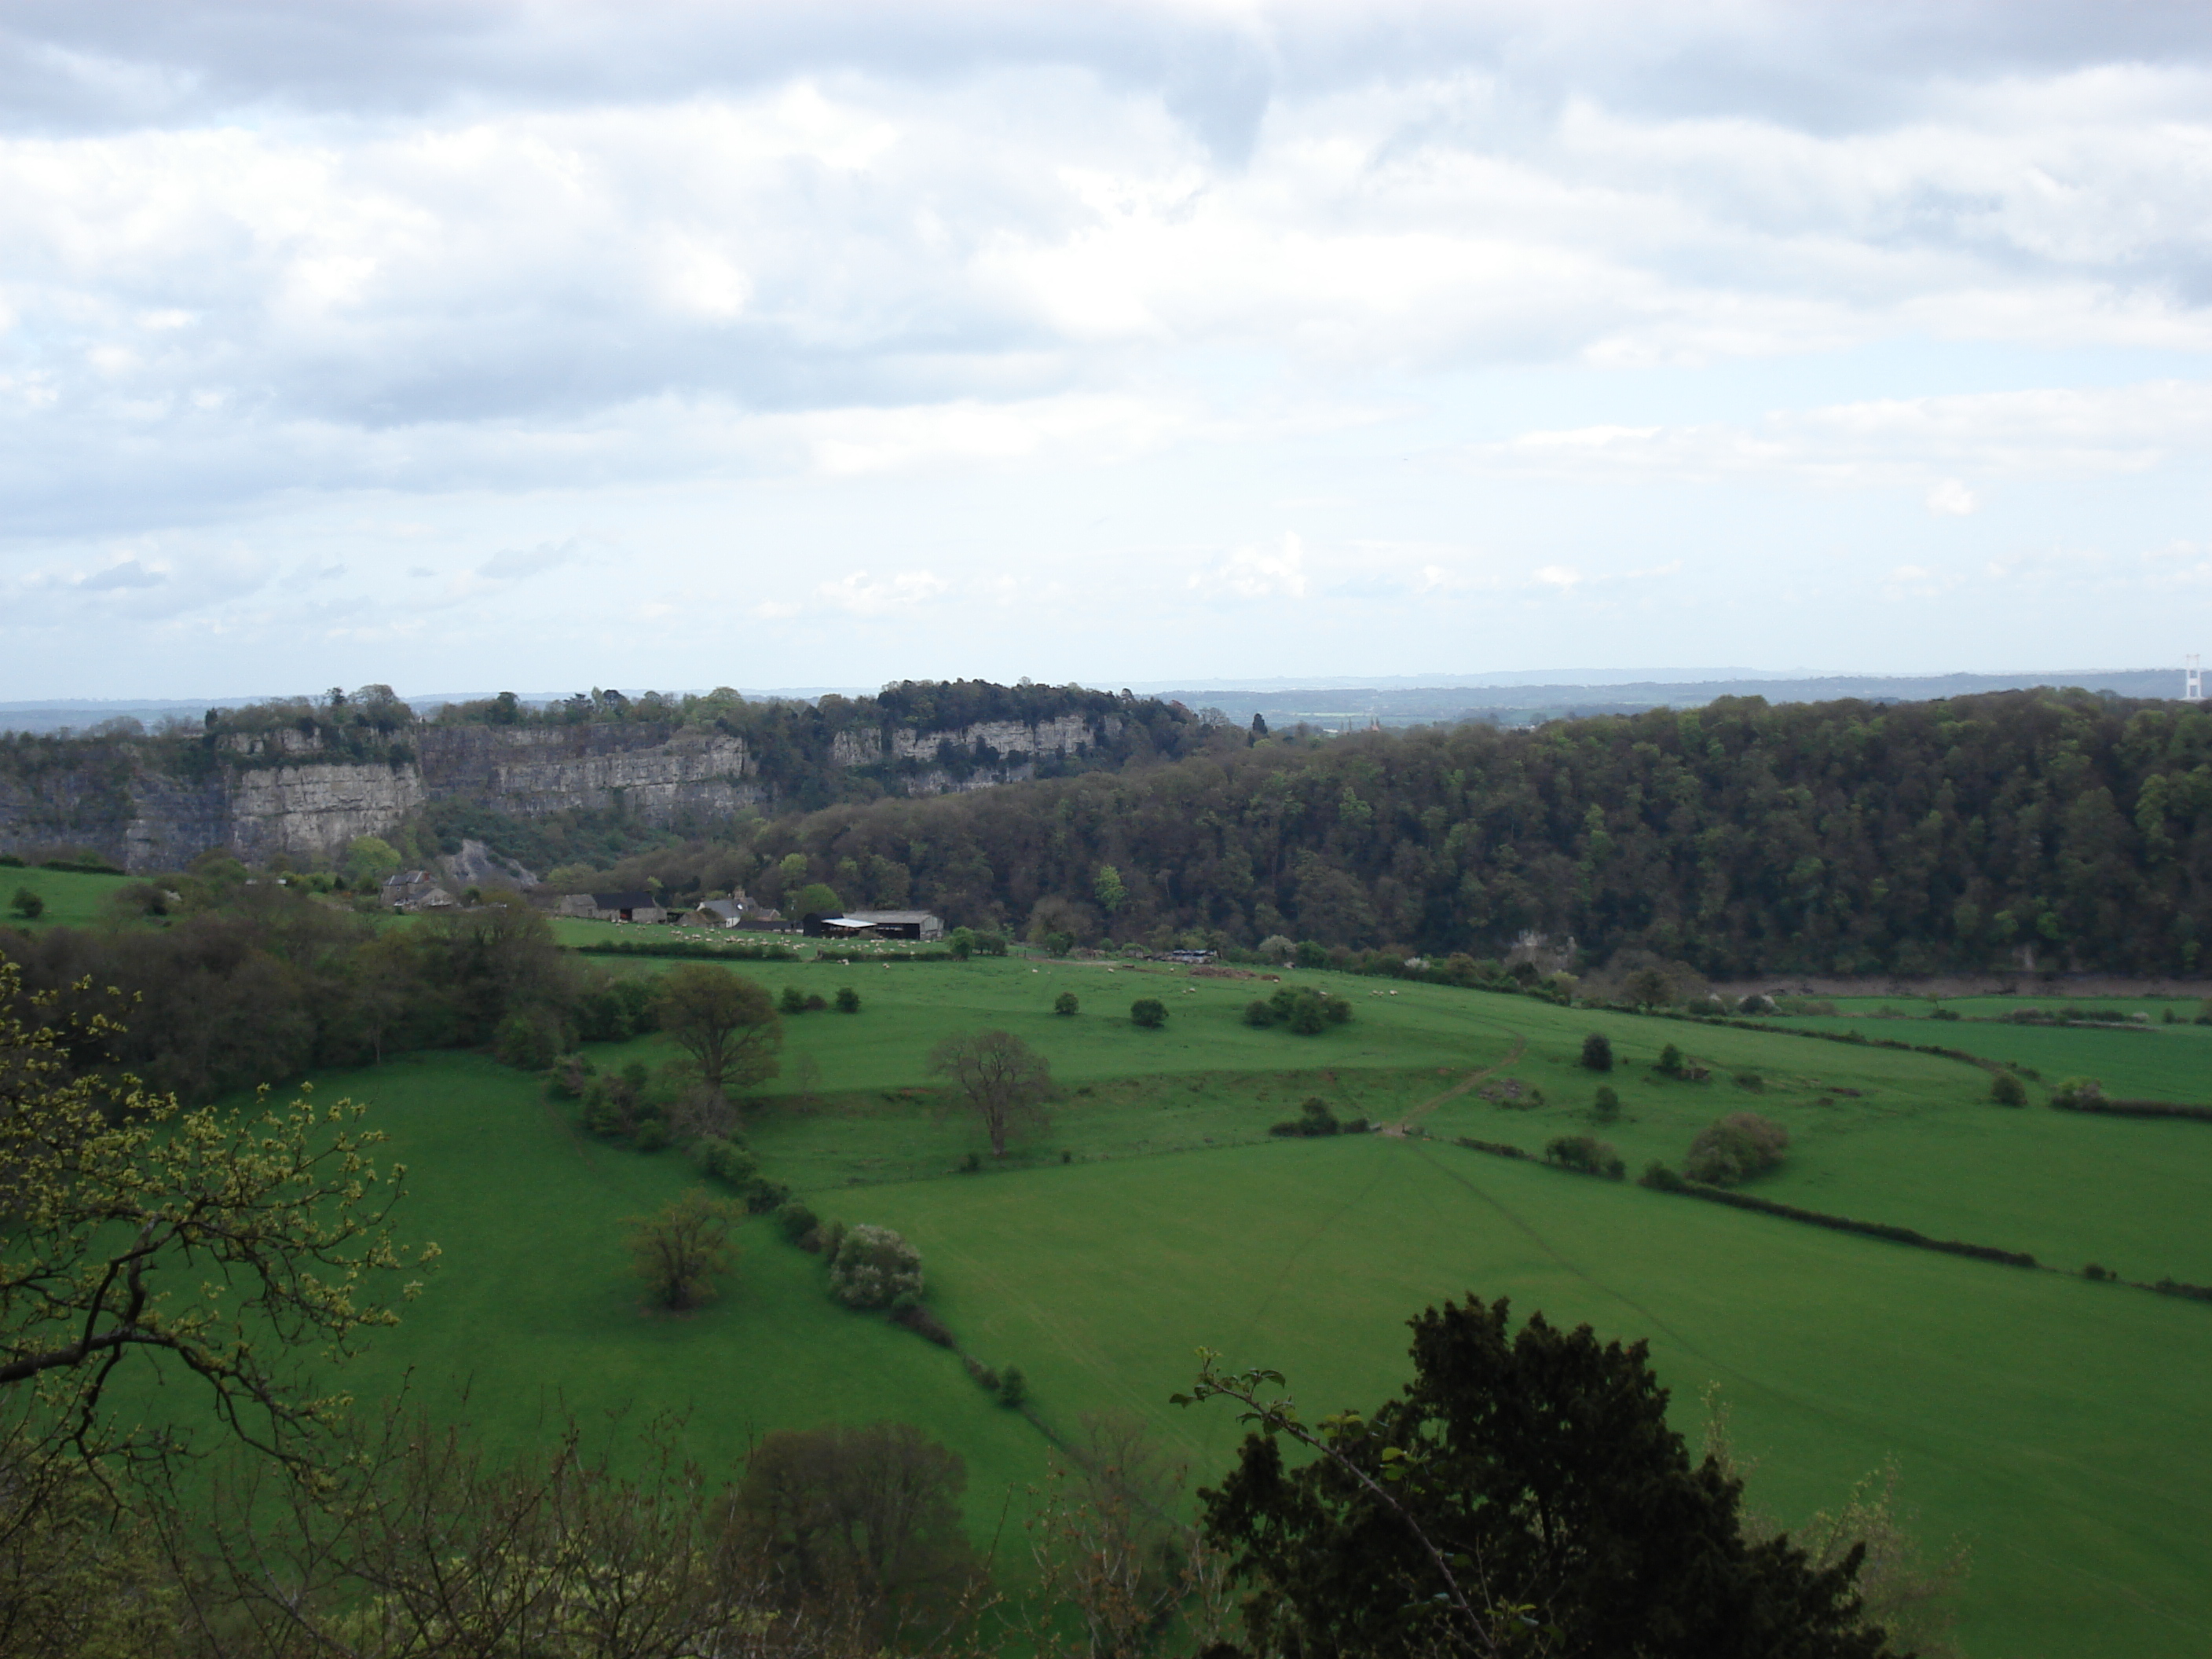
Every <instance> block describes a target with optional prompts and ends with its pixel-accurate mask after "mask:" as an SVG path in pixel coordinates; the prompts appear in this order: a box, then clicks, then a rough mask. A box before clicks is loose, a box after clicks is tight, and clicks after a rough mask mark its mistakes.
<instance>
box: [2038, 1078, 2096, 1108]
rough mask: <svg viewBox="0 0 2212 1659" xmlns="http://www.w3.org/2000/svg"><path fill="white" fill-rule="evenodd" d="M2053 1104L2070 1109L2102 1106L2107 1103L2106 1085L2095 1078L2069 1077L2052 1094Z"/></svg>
mask: <svg viewBox="0 0 2212 1659" xmlns="http://www.w3.org/2000/svg"><path fill="white" fill-rule="evenodd" d="M2104 1103H2105V1085H2103V1084H2101V1083H2100V1082H2098V1081H2097V1079H2094V1078H2093V1077H2069V1078H2067V1079H2064V1080H2063V1081H2062V1082H2061V1083H2060V1084H2059V1085H2058V1087H2057V1090H2056V1091H2053V1092H2052V1094H2051V1104H2052V1105H2053V1106H2059V1107H2068V1108H2081V1107H2096V1106H2101V1105H2103V1104H2104Z"/></svg>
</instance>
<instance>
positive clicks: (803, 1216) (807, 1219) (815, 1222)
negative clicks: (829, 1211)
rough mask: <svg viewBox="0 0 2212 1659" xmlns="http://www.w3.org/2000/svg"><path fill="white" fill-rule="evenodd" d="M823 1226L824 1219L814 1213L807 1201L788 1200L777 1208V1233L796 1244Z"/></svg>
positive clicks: (799, 1199) (798, 1199)
mask: <svg viewBox="0 0 2212 1659" xmlns="http://www.w3.org/2000/svg"><path fill="white" fill-rule="evenodd" d="M820 1225H822V1218H821V1217H819V1216H817V1215H816V1214H815V1213H814V1212H813V1210H812V1208H811V1207H810V1206H808V1204H807V1202H806V1200H805V1199H801V1198H793V1199H788V1200H785V1201H784V1202H783V1203H781V1204H779V1205H777V1206H776V1208H775V1227H776V1231H778V1232H780V1233H781V1234H782V1235H783V1236H784V1237H786V1238H787V1239H789V1240H790V1241H791V1242H792V1243H794V1244H796V1243H799V1240H800V1239H802V1238H804V1237H806V1235H807V1234H809V1233H811V1232H812V1231H814V1230H815V1229H816V1228H817V1227H819V1226H820Z"/></svg>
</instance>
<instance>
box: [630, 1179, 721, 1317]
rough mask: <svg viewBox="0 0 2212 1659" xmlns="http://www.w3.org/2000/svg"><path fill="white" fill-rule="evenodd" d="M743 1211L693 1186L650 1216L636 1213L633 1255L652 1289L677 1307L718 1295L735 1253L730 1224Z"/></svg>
mask: <svg viewBox="0 0 2212 1659" xmlns="http://www.w3.org/2000/svg"><path fill="white" fill-rule="evenodd" d="M743 1218H744V1212H743V1211H742V1210H740V1209H739V1208H738V1206H736V1205H734V1204H732V1203H731V1202H729V1201H728V1200H726V1199H720V1198H714V1197H711V1196H709V1195H708V1194H707V1193H706V1192H705V1191H703V1190H702V1189H701V1188H696V1187H694V1188H692V1189H691V1190H690V1191H689V1192H687V1193H685V1194H684V1195H683V1196H682V1197H680V1198H672V1199H671V1200H668V1202H667V1203H665V1204H664V1205H662V1206H660V1208H659V1209H658V1210H656V1211H654V1212H653V1213H652V1214H651V1215H649V1216H633V1217H631V1218H630V1220H629V1224H628V1225H629V1251H630V1257H631V1260H632V1262H633V1264H634V1265H635V1268H636V1271H637V1276H638V1277H639V1278H640V1279H642V1280H644V1281H645V1287H646V1291H647V1294H648V1295H649V1296H651V1297H652V1298H653V1301H654V1302H655V1303H657V1304H659V1305H660V1306H661V1307H664V1308H669V1309H674V1310H683V1309H686V1308H696V1307H698V1306H699V1305H700V1304H702V1303H707V1302H711V1301H713V1300H714V1297H715V1296H716V1294H717V1289H716V1286H715V1284H714V1280H715V1279H717V1278H719V1277H720V1275H721V1274H723V1273H727V1272H728V1271H729V1269H730V1261H731V1258H732V1256H733V1255H735V1254H736V1246H734V1245H733V1244H732V1243H730V1229H731V1227H732V1225H735V1224H736V1223H737V1222H738V1221H740V1220H742V1219H743Z"/></svg>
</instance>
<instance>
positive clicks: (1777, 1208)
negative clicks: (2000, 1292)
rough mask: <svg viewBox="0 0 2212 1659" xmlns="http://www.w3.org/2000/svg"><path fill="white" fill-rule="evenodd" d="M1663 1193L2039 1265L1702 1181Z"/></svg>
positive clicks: (2011, 1263) (2014, 1254) (2020, 1256)
mask: <svg viewBox="0 0 2212 1659" xmlns="http://www.w3.org/2000/svg"><path fill="white" fill-rule="evenodd" d="M1662 1190H1665V1191H1668V1192H1678V1193H1682V1194H1686V1195H1688V1196H1689V1197H1691V1198H1702V1199H1704V1200H1705V1201H1706V1202H1707V1203H1708V1204H1726V1205H1729V1206H1731V1207H1732V1208H1735V1209H1739V1210H1756V1211H1758V1212H1759V1213H1760V1214H1762V1215H1778V1216H1781V1217H1783V1218H1785V1219H1787V1220H1790V1221H1802V1222H1805V1223H1807V1224H1808V1225H1812V1226H1814V1227H1826V1228H1829V1229H1831V1230H1832V1231H1836V1232H1839V1233H1857V1234H1859V1235H1860V1236H1861V1237H1865V1238H1881V1239H1887V1241H1888V1242H1889V1243H1893V1244H1910V1245H1911V1246H1913V1247H1914V1248H1915V1249H1922V1250H1940V1251H1942V1253H1943V1254H1944V1255H1965V1256H1972V1258H1973V1259H1974V1260H1975V1261H1996V1262H2001V1263H2002V1264H2003V1265H2004V1266H2006V1267H2035V1266H2037V1265H2038V1264H2037V1262H2036V1260H2035V1258H2034V1257H2033V1256H2032V1255H2028V1254H2027V1252H2026V1251H2025V1250H2000V1249H1997V1248H1996V1246H1995V1245H1993V1244H1967V1243H1962V1242H1960V1240H1958V1239H1955V1238H1930V1237H1928V1235H1927V1234H1925V1233H1923V1232H1917V1231H1914V1230H1913V1229H1912V1228H1911V1227H1897V1226H1893V1225H1890V1224H1889V1223H1888V1222H1886V1221H1854V1220H1852V1219H1851V1218H1850V1217H1849V1216H1842V1215H1830V1214H1828V1213H1827V1212H1825V1211H1822V1210H1801V1209H1799V1208H1798V1207H1797V1206H1796V1205H1795V1204H1778V1203H1777V1202H1776V1201H1775V1200H1772V1199H1771V1198H1753V1196H1752V1195H1751V1194H1749V1193H1732V1192H1729V1190H1728V1189H1727V1188H1723V1187H1709V1186H1707V1185H1705V1183H1704V1182H1697V1181H1687V1180H1685V1181H1682V1182H1681V1183H1680V1185H1679V1186H1674V1187H1669V1188H1663V1189H1662Z"/></svg>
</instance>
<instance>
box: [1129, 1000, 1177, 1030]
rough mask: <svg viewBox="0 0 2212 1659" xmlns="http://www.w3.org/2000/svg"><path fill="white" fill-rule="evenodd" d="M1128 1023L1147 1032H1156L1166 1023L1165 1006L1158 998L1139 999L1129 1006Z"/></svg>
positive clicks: (1166, 1013) (1166, 1012)
mask: <svg viewBox="0 0 2212 1659" xmlns="http://www.w3.org/2000/svg"><path fill="white" fill-rule="evenodd" d="M1129 1023H1130V1024H1132V1025H1141V1026H1143V1027H1144V1028H1145V1029H1146V1030H1148V1031H1153V1030H1158V1029H1159V1028H1160V1027H1161V1026H1163V1025H1164V1024H1167V1023H1168V1006H1167V1004H1165V1003H1164V1002H1162V1001H1161V1000H1159V999H1158V997H1139V998H1138V999H1137V1000H1135V1001H1134V1002H1133V1003H1131V1004H1130V1005H1129Z"/></svg>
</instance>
